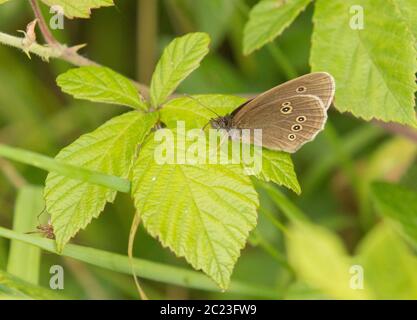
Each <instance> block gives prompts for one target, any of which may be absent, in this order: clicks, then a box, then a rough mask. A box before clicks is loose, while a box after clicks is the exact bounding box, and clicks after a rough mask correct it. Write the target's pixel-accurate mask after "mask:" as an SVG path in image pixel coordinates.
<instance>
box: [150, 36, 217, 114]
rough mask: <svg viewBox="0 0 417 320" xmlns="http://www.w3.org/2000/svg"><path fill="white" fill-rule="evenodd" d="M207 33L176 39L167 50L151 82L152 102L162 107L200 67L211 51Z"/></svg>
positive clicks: (155, 105)
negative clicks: (178, 87) (179, 86)
mask: <svg viewBox="0 0 417 320" xmlns="http://www.w3.org/2000/svg"><path fill="white" fill-rule="evenodd" d="M209 44H210V37H209V36H208V35H207V34H206V33H202V32H196V33H189V34H186V35H185V36H182V37H179V38H176V39H174V40H173V41H172V42H171V43H170V44H169V45H168V47H166V48H165V50H164V52H163V54H162V57H161V59H160V60H159V62H158V65H157V66H156V69H155V72H154V74H153V77H152V81H151V102H152V105H153V106H154V107H158V106H160V105H162V104H163V103H164V102H165V101H166V100H167V99H168V97H169V96H170V95H171V94H172V93H173V92H174V91H175V89H176V88H177V86H178V85H179V84H180V83H181V82H182V81H183V80H184V79H185V78H186V77H187V76H188V75H189V74H190V73H191V72H193V71H194V70H195V69H197V68H198V67H199V65H200V62H201V60H203V58H204V56H205V55H206V54H207V53H208V51H209V48H208V47H209Z"/></svg>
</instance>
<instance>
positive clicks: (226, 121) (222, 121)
mask: <svg viewBox="0 0 417 320" xmlns="http://www.w3.org/2000/svg"><path fill="white" fill-rule="evenodd" d="M210 125H211V127H212V128H213V129H225V130H227V131H229V130H230V129H232V128H233V117H232V115H230V114H228V115H225V116H223V117H217V118H213V119H211V120H210Z"/></svg>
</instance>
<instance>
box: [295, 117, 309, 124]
mask: <svg viewBox="0 0 417 320" xmlns="http://www.w3.org/2000/svg"><path fill="white" fill-rule="evenodd" d="M306 120H307V118H306V117H305V116H299V117H297V119H296V121H297V122H298V123H303V122H306Z"/></svg>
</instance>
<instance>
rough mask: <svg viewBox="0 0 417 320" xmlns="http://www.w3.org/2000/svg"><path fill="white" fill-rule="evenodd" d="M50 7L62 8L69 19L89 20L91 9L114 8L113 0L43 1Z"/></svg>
mask: <svg viewBox="0 0 417 320" xmlns="http://www.w3.org/2000/svg"><path fill="white" fill-rule="evenodd" d="M42 2H44V3H45V4H47V5H48V6H60V7H61V8H62V9H63V10H64V14H65V16H66V17H67V18H69V19H72V18H89V17H90V15H91V9H96V8H100V7H110V6H113V5H114V3H113V0H42Z"/></svg>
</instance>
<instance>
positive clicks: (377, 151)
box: [0, 0, 417, 299]
mask: <svg viewBox="0 0 417 320" xmlns="http://www.w3.org/2000/svg"><path fill="white" fill-rule="evenodd" d="M255 3H256V1H251V0H197V1H195V0H159V1H157V0H155V1H154V0H139V1H134V0H119V1H116V6H115V7H109V8H101V9H98V10H94V11H93V15H92V18H91V19H85V20H84V19H75V20H65V29H64V30H58V31H57V32H54V34H55V36H56V37H57V38H58V39H59V40H60V41H61V42H63V43H67V44H69V45H75V44H81V43H86V44H88V45H87V47H86V48H85V49H82V53H83V54H85V55H86V56H87V57H88V58H90V59H92V60H94V61H96V62H98V63H100V64H103V65H105V66H108V67H110V68H112V69H114V70H116V71H118V72H120V73H122V74H124V75H126V76H129V77H131V78H134V79H137V80H138V81H140V82H142V83H149V80H150V76H151V74H152V71H153V68H154V66H155V63H156V61H157V59H158V57H159V56H160V54H161V52H162V49H163V48H164V46H165V45H166V44H167V43H168V42H169V41H171V40H172V39H173V38H174V37H176V36H178V35H181V34H184V33H187V32H191V31H206V32H208V33H209V34H210V35H211V38H212V45H211V52H210V54H209V56H208V57H207V58H206V59H205V60H204V62H203V63H202V66H201V67H200V68H199V69H198V70H197V71H195V72H194V73H193V74H192V75H191V76H190V77H189V78H188V79H187V80H186V81H185V82H184V83H183V84H182V85H181V87H180V90H179V91H180V92H184V93H188V94H191V93H229V94H245V95H247V94H255V93H259V92H262V91H263V90H266V89H269V88H271V87H273V86H275V85H277V84H279V83H282V82H284V81H286V80H289V79H291V78H294V77H296V76H297V75H302V74H305V73H308V72H309V71H310V70H309V64H308V59H309V51H310V42H311V33H312V28H313V26H312V22H311V18H312V13H313V6H312V5H310V6H309V7H308V8H307V10H306V11H305V12H303V13H302V14H301V15H300V16H299V17H298V18H297V19H296V21H295V22H294V23H293V24H292V25H291V26H290V27H289V28H288V29H287V30H286V31H285V32H284V34H283V35H281V36H280V37H279V38H278V39H277V40H276V41H274V42H273V43H272V44H269V45H267V46H266V47H264V48H263V49H261V50H260V51H257V52H256V53H255V54H252V55H250V56H243V55H242V35H243V27H244V25H245V23H246V21H247V18H248V12H249V10H250V8H251V7H252V6H253V5H254V4H255ZM42 9H43V10H44V15H45V16H46V17H48V15H49V12H48V11H49V10H48V8H47V7H46V6H44V5H42ZM32 19H33V13H32V11H31V8H30V6H29V4H28V3H27V2H26V1H11V2H9V3H6V4H4V5H2V6H1V7H0V31H2V32H6V33H9V34H15V35H16V30H21V29H24V28H25V26H26V25H27V23H28V22H30V21H31V20H32ZM40 37H41V36H40V35H39V37H38V39H40ZM71 67H72V66H71V65H69V64H68V63H66V62H62V61H58V60H52V61H50V63H45V62H43V61H41V60H40V59H38V58H37V57H32V59H31V60H29V59H28V58H27V56H26V55H25V54H23V53H21V52H18V51H17V50H16V49H13V48H7V47H5V46H0V142H1V143H5V144H8V145H11V146H15V147H20V148H25V149H28V150H32V151H36V152H39V153H43V154H46V155H48V156H52V157H53V156H55V155H56V154H57V152H58V151H59V150H60V149H61V148H62V147H64V146H66V145H68V144H69V143H70V142H72V141H73V140H75V139H76V138H77V137H79V135H80V134H83V133H86V132H89V131H91V130H92V129H94V128H96V127H98V126H99V125H100V124H102V123H103V122H104V121H105V120H107V119H109V118H111V117H112V116H114V115H116V114H119V113H121V112H123V108H120V107H117V106H110V105H99V104H96V103H89V102H85V101H80V100H74V99H73V98H72V97H70V96H68V95H65V94H63V93H62V92H61V91H60V90H59V88H58V87H57V86H56V84H55V78H56V77H57V75H59V74H60V73H62V72H64V71H66V70H67V69H69V68H71ZM415 155H416V146H415V144H414V143H411V142H409V141H408V140H406V139H404V138H401V137H395V136H393V135H391V134H389V133H387V132H386V131H385V130H383V129H382V128H381V127H380V126H379V125H378V124H375V123H373V122H370V123H366V122H364V121H361V120H358V119H355V118H353V117H352V116H350V115H349V114H340V113H338V112H336V111H335V110H331V111H330V115H329V122H328V125H327V127H326V130H325V132H323V133H322V134H320V135H319V136H318V138H317V139H316V140H315V141H314V142H312V143H309V144H308V145H306V146H305V147H304V148H302V150H300V151H299V152H298V153H297V154H296V155H295V156H294V157H293V159H294V163H295V167H296V171H297V174H298V177H299V181H300V184H301V188H302V190H303V193H302V195H301V196H296V195H295V194H293V193H291V192H289V191H288V192H287V191H284V190H283V189H282V190H281V191H282V192H284V193H285V195H286V196H287V198H288V199H289V200H290V201H291V202H292V203H293V204H294V205H296V206H297V207H298V208H300V210H302V212H304V213H305V214H306V215H308V216H309V217H310V218H311V219H312V221H314V223H316V224H318V225H321V226H324V227H327V228H328V229H330V230H332V231H333V232H335V233H337V234H338V235H339V236H340V237H341V239H342V240H343V242H344V245H345V246H346V248H347V250H348V252H349V253H352V252H355V248H356V246H357V245H358V243H359V242H360V241H361V240H362V239H363V238H364V237H365V236H366V235H367V234H368V232H369V230H371V229H372V228H373V226H375V225H376V224H377V222H378V221H379V220H380V218H378V216H377V215H376V213H375V211H374V209H373V207H372V204H371V201H370V198H369V186H370V183H371V182H372V181H374V180H377V179H378V180H380V179H382V180H389V181H400V180H401V179H402V177H403V176H404V175H405V173H406V172H410V173H409V174H407V175H405V176H406V177H407V180H408V182H407V181H405V183H407V184H408V185H411V184H413V183H414V184H415V179H412V178H410V177H412V176H414V177H416V176H417V175H416V174H415V173H417V172H416V171H417V170H416V169H415V167H414V160H415ZM13 166H14V167H15V169H16V170H18V172H20V173H21V175H22V176H23V177H24V178H25V179H26V180H27V182H28V183H30V184H33V185H40V186H42V185H43V183H44V179H45V177H46V173H45V172H44V171H41V170H38V169H36V168H33V167H29V166H25V165H21V164H15V163H13ZM413 172H414V175H412V174H413ZM273 188H275V186H273ZM259 191H260V193H261V210H260V211H261V212H260V215H259V223H258V226H257V228H256V230H255V232H253V234H252V236H251V238H250V241H249V244H248V246H247V247H246V248H245V249H244V251H243V252H242V255H241V257H240V259H239V261H238V263H237V265H236V268H235V272H234V275H233V277H232V279H238V280H242V281H244V282H246V283H253V284H255V285H259V286H262V287H266V288H268V289H270V290H271V291H270V292H276V298H277V299H278V298H281V299H282V298H295V299H297V298H333V296H332V295H331V294H329V293H328V292H324V291H325V290H318V289H317V288H313V287H312V286H311V285H308V284H307V283H305V281H303V279H300V277H297V275H294V274H293V273H292V272H291V271H289V267H288V265H287V262H286V261H285V259H284V261H283V258H282V257H284V256H285V243H284V235H283V233H282V231H280V230H279V228H277V227H276V226H275V225H274V224H273V223H272V222H271V216H272V217H273V218H274V219H277V220H279V221H281V222H285V220H286V218H285V216H284V215H283V213H282V212H281V210H280V208H279V205H277V201H278V200H277V199H276V198H274V193H273V192H268V191H266V189H265V188H262V187H260V188H259ZM16 195H17V191H16V188H15V187H14V186H13V185H12V184H11V183H10V181H9V180H8V179H6V178H5V176H4V175H0V208H1V210H0V225H1V226H3V227H7V228H12V224H13V212H14V207H15V202H16ZM133 213H134V209H133V208H132V204H131V201H130V199H129V197H128V195H122V194H120V195H119V196H118V197H117V200H116V202H115V203H114V204H112V205H108V206H107V208H106V210H105V211H104V212H103V213H102V215H101V216H100V218H99V219H97V220H94V221H93V222H92V223H91V224H90V225H89V226H88V228H87V229H86V230H85V231H81V232H80V233H79V235H78V236H77V237H76V239H75V240H74V241H73V242H74V243H79V244H82V245H85V246H89V247H94V248H98V249H102V250H107V251H111V252H115V253H120V254H123V255H125V254H126V250H127V242H128V235H129V228H130V224H131V220H132V217H133ZM46 218H47V217H45V215H44V216H42V219H43V220H45V219H46ZM27 231H32V230H27ZM8 251H9V241H8V240H5V239H4V238H0V269H5V268H6V265H7V257H8ZM135 257H140V258H144V259H149V260H152V261H157V262H162V263H165V264H169V265H178V266H182V267H185V268H190V267H189V266H188V265H187V264H186V263H185V262H184V260H183V259H178V258H176V257H175V256H174V255H173V254H172V253H171V252H170V251H169V250H167V249H163V248H162V247H161V246H160V244H159V243H158V242H157V241H156V240H154V239H152V238H151V237H150V236H148V235H147V234H146V233H145V232H144V230H143V229H140V231H139V233H138V235H137V241H136V246H135ZM53 264H60V265H63V266H64V268H65V270H66V274H65V276H66V278H65V290H64V293H65V295H66V296H68V297H73V298H78V299H99V298H105V299H123V298H127V299H135V298H137V292H136V289H135V286H134V282H133V280H132V277H131V276H129V275H122V274H120V273H116V272H112V271H108V270H105V269H101V268H97V267H92V266H90V265H88V264H83V263H81V262H78V261H76V260H71V259H69V258H64V257H59V256H56V255H53V254H48V253H43V255H42V262H41V268H40V285H42V286H46V287H48V283H49V278H50V274H49V267H50V266H51V265H53ZM142 283H143V286H144V289H145V291H146V292H147V293H148V295H149V296H150V297H151V298H158V299H196V298H202V299H206V298H217V299H223V298H252V297H251V296H247V295H239V294H231V293H220V292H217V293H216V292H205V291H198V290H193V289H187V288H183V287H177V286H173V285H169V284H164V283H159V282H153V281H147V280H143V281H142ZM403 285H407V284H403ZM400 289H401V287H400ZM396 290H399V289H398V288H397V289H396ZM393 294H394V293H393ZM413 294H415V292H414V293H413ZM257 298H260V297H257ZM265 298H271V296H270V295H269V294H266V293H265Z"/></svg>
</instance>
